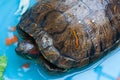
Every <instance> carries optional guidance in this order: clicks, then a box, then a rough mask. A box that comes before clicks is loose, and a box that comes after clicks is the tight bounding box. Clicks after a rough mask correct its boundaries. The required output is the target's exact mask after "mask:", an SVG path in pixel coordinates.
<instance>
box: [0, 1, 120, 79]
mask: <svg viewBox="0 0 120 80" xmlns="http://www.w3.org/2000/svg"><path fill="white" fill-rule="evenodd" d="M21 1H22V0H21ZM23 1H24V0H23ZM19 3H20V1H19V0H8V1H5V0H1V1H0V10H1V12H0V26H1V27H0V32H1V34H0V37H1V39H0V55H6V56H7V60H8V66H7V68H6V70H5V73H4V77H3V80H116V79H117V78H119V77H120V64H119V61H120V47H118V48H117V49H115V50H114V51H112V52H111V53H110V54H109V55H107V56H105V57H104V58H103V59H101V60H100V61H98V62H97V63H95V64H92V65H90V66H87V68H85V69H73V70H71V71H68V72H66V73H61V74H60V73H59V74H58V73H57V74H51V73H49V72H46V70H44V68H43V67H40V66H39V65H37V64H35V63H34V62H33V61H30V60H25V59H23V58H21V57H19V56H18V55H16V53H15V51H14V49H15V47H16V44H17V43H15V44H13V45H11V46H6V45H5V39H6V38H7V37H11V36H12V35H17V32H9V30H8V29H9V28H10V27H12V26H16V24H17V23H18V22H19V19H20V14H19V13H18V14H15V12H16V11H17V10H18V7H19ZM34 3H36V1H35V0H30V3H29V7H31V6H32V5H33V4H34ZM25 6H27V4H25ZM26 8H27V7H26ZM22 10H26V9H24V6H23V7H21V10H20V13H22ZM23 13H24V11H23ZM26 63H29V64H30V66H29V68H23V67H22V66H23V65H24V64H26Z"/></svg>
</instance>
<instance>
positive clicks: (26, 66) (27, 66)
mask: <svg viewBox="0 0 120 80" xmlns="http://www.w3.org/2000/svg"><path fill="white" fill-rule="evenodd" d="M22 67H23V68H29V67H30V63H25V64H23V65H22Z"/></svg>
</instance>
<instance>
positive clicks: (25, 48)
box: [15, 40, 39, 59]
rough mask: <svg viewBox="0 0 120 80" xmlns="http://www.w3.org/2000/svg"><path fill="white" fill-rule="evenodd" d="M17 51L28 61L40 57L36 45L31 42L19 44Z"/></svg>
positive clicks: (25, 41)
mask: <svg viewBox="0 0 120 80" xmlns="http://www.w3.org/2000/svg"><path fill="white" fill-rule="evenodd" d="M15 51H16V52H17V54H18V55H20V56H22V57H24V58H27V59H36V58H38V57H39V50H38V49H37V47H36V45H35V44H34V43H32V42H31V41H29V40H23V41H21V42H19V43H18V45H17V48H16V49H15Z"/></svg>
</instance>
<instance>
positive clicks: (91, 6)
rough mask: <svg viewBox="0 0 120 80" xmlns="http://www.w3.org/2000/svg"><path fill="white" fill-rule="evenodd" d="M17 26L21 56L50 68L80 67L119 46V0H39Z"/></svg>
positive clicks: (58, 69)
mask: <svg viewBox="0 0 120 80" xmlns="http://www.w3.org/2000/svg"><path fill="white" fill-rule="evenodd" d="M16 28H17V32H18V34H19V35H20V36H21V37H22V40H21V41H19V42H18V45H17V47H16V49H15V51H16V52H17V54H18V55H20V56H22V57H24V58H27V59H34V60H37V61H38V62H42V63H43V64H41V65H44V66H45V67H46V68H47V69H48V70H50V71H67V70H69V69H71V68H77V67H79V68H81V67H83V66H86V65H88V64H90V63H92V62H95V61H96V60H97V59H99V58H100V57H103V56H104V55H105V54H106V52H107V51H111V50H112V48H113V46H117V47H118V46H119V43H120V0H40V1H39V2H37V3H35V4H34V5H33V6H32V7H31V8H30V9H28V10H27V11H26V12H25V13H24V14H23V15H22V17H21V19H20V22H19V23H18V24H17V26H16ZM108 53H109V52H108ZM40 59H42V60H40Z"/></svg>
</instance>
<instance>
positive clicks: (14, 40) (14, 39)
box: [11, 35, 18, 43]
mask: <svg viewBox="0 0 120 80" xmlns="http://www.w3.org/2000/svg"><path fill="white" fill-rule="evenodd" d="M11 40H12V42H13V43H15V42H17V41H18V37H17V36H16V35H14V36H13V38H11Z"/></svg>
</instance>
